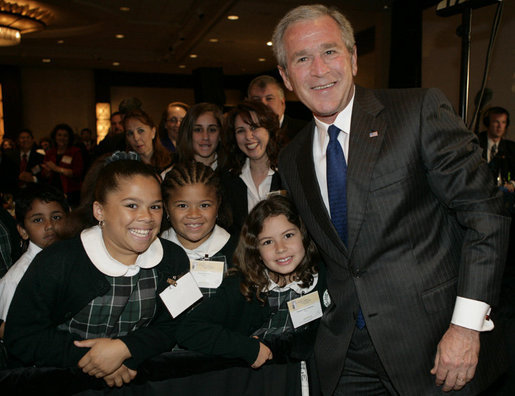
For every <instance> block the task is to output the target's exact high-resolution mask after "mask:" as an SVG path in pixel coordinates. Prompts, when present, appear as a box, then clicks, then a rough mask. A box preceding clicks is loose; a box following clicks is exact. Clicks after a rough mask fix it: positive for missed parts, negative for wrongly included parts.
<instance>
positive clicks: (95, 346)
mask: <svg viewBox="0 0 515 396" xmlns="http://www.w3.org/2000/svg"><path fill="white" fill-rule="evenodd" d="M74 344H75V346H77V347H79V348H91V349H90V350H89V351H88V353H86V354H85V355H84V356H83V357H82V359H81V360H79V363H78V366H79V367H80V368H81V369H82V371H83V372H85V373H86V374H89V375H92V376H95V377H97V378H101V377H105V376H106V375H109V374H111V373H113V372H114V371H115V370H118V369H119V368H120V366H121V365H122V363H123V362H124V361H125V360H126V359H128V358H130V357H131V353H130V351H129V349H128V348H127V345H125V343H124V342H123V341H121V340H118V339H110V338H92V339H90V340H83V341H74Z"/></svg>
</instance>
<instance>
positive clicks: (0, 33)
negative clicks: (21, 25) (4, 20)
mask: <svg viewBox="0 0 515 396" xmlns="http://www.w3.org/2000/svg"><path fill="white" fill-rule="evenodd" d="M20 41H21V34H20V31H19V30H16V29H11V28H8V27H5V26H0V46H2V47H8V46H11V45H18V44H20Z"/></svg>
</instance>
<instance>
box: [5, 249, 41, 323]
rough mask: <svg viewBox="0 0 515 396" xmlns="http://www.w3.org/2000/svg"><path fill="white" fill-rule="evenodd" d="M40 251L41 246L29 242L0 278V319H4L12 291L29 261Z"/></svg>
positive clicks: (14, 289) (11, 297)
mask: <svg viewBox="0 0 515 396" xmlns="http://www.w3.org/2000/svg"><path fill="white" fill-rule="evenodd" d="M40 251H41V248H40V247H39V246H38V245H36V244H35V243H33V242H29V247H28V249H27V251H26V252H25V253H23V254H22V255H21V257H20V258H19V259H18V261H16V263H15V264H14V265H13V266H12V267H11V268H9V271H7V273H6V274H5V275H4V277H3V278H2V279H0V319H2V320H5V318H6V317H7V311H8V310H9V307H10V306H11V301H12V299H13V296H14V292H15V291H16V288H17V287H18V283H20V281H21V278H23V275H24V274H25V272H26V271H27V269H28V268H29V265H30V263H31V262H32V260H33V259H34V257H36V255H37V254H38V253H39V252H40Z"/></svg>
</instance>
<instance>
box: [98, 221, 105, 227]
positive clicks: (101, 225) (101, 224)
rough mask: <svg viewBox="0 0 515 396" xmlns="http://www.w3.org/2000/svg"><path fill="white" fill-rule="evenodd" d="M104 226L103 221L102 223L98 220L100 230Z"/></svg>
mask: <svg viewBox="0 0 515 396" xmlns="http://www.w3.org/2000/svg"><path fill="white" fill-rule="evenodd" d="M104 224H105V221H104V220H100V221H99V222H98V225H99V226H100V228H102V227H103V226H104Z"/></svg>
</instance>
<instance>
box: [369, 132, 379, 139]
mask: <svg viewBox="0 0 515 396" xmlns="http://www.w3.org/2000/svg"><path fill="white" fill-rule="evenodd" d="M378 135H379V133H378V132H377V131H376V130H373V131H371V132H370V133H369V134H368V137H371V138H373V137H377V136H378Z"/></svg>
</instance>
